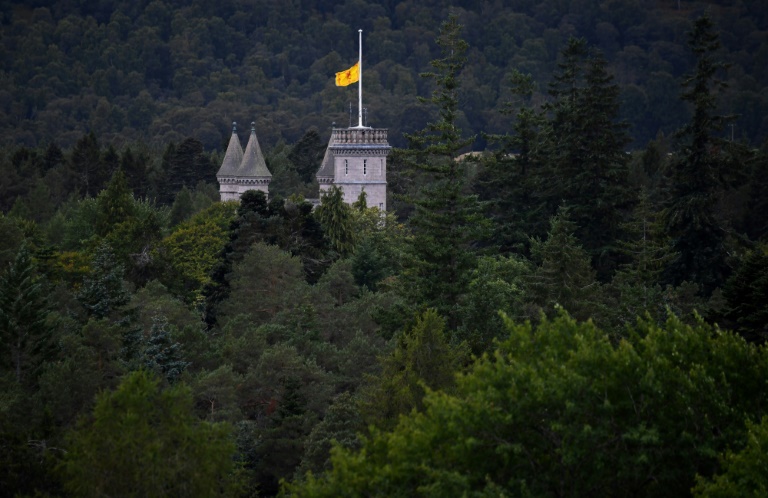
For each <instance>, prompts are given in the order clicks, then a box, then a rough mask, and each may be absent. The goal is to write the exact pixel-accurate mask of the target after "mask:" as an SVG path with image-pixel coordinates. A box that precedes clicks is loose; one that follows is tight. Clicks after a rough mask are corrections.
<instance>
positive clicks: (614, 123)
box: [547, 38, 632, 280]
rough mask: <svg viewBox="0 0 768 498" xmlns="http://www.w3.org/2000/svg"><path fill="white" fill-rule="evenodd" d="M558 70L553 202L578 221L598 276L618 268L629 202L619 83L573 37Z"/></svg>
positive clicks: (552, 144) (553, 124)
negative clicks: (619, 241)
mask: <svg viewBox="0 0 768 498" xmlns="http://www.w3.org/2000/svg"><path fill="white" fill-rule="evenodd" d="M562 57H563V61H562V62H561V63H560V64H558V66H559V68H560V72H559V73H558V74H557V75H555V80H554V82H553V83H552V84H551V85H550V91H549V93H550V95H552V96H553V97H554V99H555V100H554V102H553V103H551V104H550V105H548V106H547V107H548V109H549V110H550V111H551V113H552V116H551V120H550V123H549V125H550V133H551V135H552V138H551V140H550V141H549V144H550V147H551V150H550V153H549V157H550V161H551V167H552V173H553V178H554V179H555V182H554V189H553V190H552V191H551V192H550V194H551V196H552V199H553V201H555V202H557V203H558V204H560V203H565V204H567V205H568V207H569V209H570V216H571V218H572V219H573V221H574V222H575V223H576V224H577V225H578V227H579V229H578V231H577V236H578V238H579V240H581V241H582V243H583V244H584V247H585V249H587V251H588V252H589V253H590V255H591V257H592V261H593V264H594V265H595V267H596V268H597V269H598V276H599V277H600V278H601V279H602V280H606V279H607V278H608V277H609V276H610V274H611V273H612V272H613V270H614V269H615V268H616V262H617V256H618V251H617V250H616V247H615V246H614V241H615V240H616V239H618V238H619V237H620V230H619V227H620V223H621V219H622V214H623V213H624V212H625V211H626V210H627V209H628V208H629V207H630V206H631V201H632V196H631V195H630V192H631V191H630V189H629V186H628V176H627V173H628V167H627V162H628V161H627V154H626V153H625V151H624V148H625V146H626V145H627V144H628V143H629V141H630V140H629V136H628V134H627V125H626V123H623V122H620V121H619V120H618V115H619V100H618V99H619V87H618V85H617V84H616V83H614V82H613V77H612V76H610V75H609V74H608V72H607V71H606V64H607V63H606V61H605V59H604V58H603V57H602V55H601V54H600V53H599V52H590V51H589V49H588V48H587V44H586V42H585V41H584V40H583V39H573V38H571V39H570V40H569V42H568V46H567V47H566V48H565V49H564V50H563V52H562Z"/></svg>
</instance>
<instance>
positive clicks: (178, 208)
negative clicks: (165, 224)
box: [171, 185, 192, 227]
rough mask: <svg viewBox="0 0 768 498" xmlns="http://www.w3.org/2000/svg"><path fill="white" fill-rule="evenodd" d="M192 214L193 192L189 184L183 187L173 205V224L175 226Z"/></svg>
mask: <svg viewBox="0 0 768 498" xmlns="http://www.w3.org/2000/svg"><path fill="white" fill-rule="evenodd" d="M191 215H192V193H191V192H190V191H189V189H188V188H187V186H186V185H185V186H183V187H181V190H179V191H178V192H177V193H176V198H175V199H174V200H173V205H172V206H171V226H172V227H175V226H176V225H178V224H179V223H181V222H182V221H184V220H186V219H187V218H189V217H190V216H191Z"/></svg>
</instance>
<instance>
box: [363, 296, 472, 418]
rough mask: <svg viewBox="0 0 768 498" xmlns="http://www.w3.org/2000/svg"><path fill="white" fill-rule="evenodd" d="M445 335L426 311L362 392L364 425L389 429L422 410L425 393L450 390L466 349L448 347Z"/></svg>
mask: <svg viewBox="0 0 768 498" xmlns="http://www.w3.org/2000/svg"><path fill="white" fill-rule="evenodd" d="M445 332H446V331H445V320H444V319H443V318H441V317H440V316H439V315H438V314H437V312H436V311H435V310H427V311H425V312H424V313H423V314H422V315H420V316H418V317H417V318H416V324H415V325H414V326H413V328H412V329H411V330H408V331H406V332H404V333H403V334H402V335H401V336H400V337H399V338H398V340H397V346H396V347H395V350H394V351H393V352H392V354H391V355H390V356H387V357H384V358H382V359H381V363H382V372H381V374H380V375H378V376H376V377H369V378H368V383H367V385H366V386H364V388H363V394H362V399H361V412H362V414H363V416H364V418H365V421H366V422H367V423H368V424H374V425H376V426H377V427H382V428H384V427H386V428H391V427H393V426H394V424H395V423H396V422H397V420H398V416H399V415H401V414H407V413H409V412H410V411H411V410H413V409H416V410H420V409H422V407H423V402H422V399H423V398H424V395H425V394H426V392H427V390H437V389H440V390H450V389H451V388H452V387H453V385H454V376H455V375H456V373H457V372H458V371H459V370H460V369H461V368H462V366H463V365H464V364H465V363H466V362H467V360H468V358H469V348H468V347H467V344H466V343H461V344H457V345H452V344H450V343H449V340H448V337H446V333H445Z"/></svg>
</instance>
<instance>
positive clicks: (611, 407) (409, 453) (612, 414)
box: [286, 315, 768, 497]
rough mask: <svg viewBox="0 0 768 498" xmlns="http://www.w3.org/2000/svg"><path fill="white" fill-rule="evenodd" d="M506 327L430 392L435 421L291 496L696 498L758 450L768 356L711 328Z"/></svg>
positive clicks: (337, 463) (372, 448) (418, 420)
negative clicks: (490, 346) (487, 348)
mask: <svg viewBox="0 0 768 498" xmlns="http://www.w3.org/2000/svg"><path fill="white" fill-rule="evenodd" d="M506 329H507V332H508V333H509V337H508V339H506V340H504V341H501V342H500V343H499V345H498V349H497V351H495V352H494V353H493V354H492V355H486V356H483V357H481V358H479V359H478V360H477V361H476V363H475V364H474V365H473V366H472V368H471V369H470V370H469V372H468V373H466V374H465V375H461V376H458V377H457V384H458V385H457V388H456V390H455V391H453V392H448V393H446V392H440V391H435V392H430V393H428V394H427V396H426V399H425V402H424V405H425V410H424V411H423V412H417V413H411V414H410V415H408V416H406V417H402V418H401V419H400V422H399V424H398V425H397V427H396V428H395V429H394V430H392V431H391V432H379V431H374V432H372V433H371V435H370V436H369V437H368V438H366V439H365V440H364V441H363V445H362V449H361V450H360V451H354V450H353V451H350V450H344V449H341V448H338V449H336V450H334V451H333V453H332V455H333V456H332V459H331V461H332V464H333V469H332V470H331V471H329V472H327V473H326V474H325V476H324V477H321V478H316V477H312V476H309V477H308V478H307V480H306V481H305V482H302V483H297V484H295V485H289V486H288V487H287V489H286V491H287V492H288V493H290V495H291V496H297V497H305V496H314V497H317V496H363V495H364V496H502V495H504V496H585V497H586V496H627V495H632V496H649V497H650V496H654V497H657V496H686V495H688V494H689V493H690V490H691V488H692V486H693V485H694V482H695V478H696V475H697V474H698V475H700V476H702V478H704V479H709V478H711V476H712V475H713V474H714V473H715V472H716V470H717V468H718V466H717V463H718V462H717V454H718V453H721V452H723V451H725V450H726V449H728V448H732V447H736V448H742V447H744V446H745V444H746V442H747V438H748V434H747V431H746V430H745V428H744V422H745V419H746V420H751V421H756V420H759V418H760V417H761V416H763V413H762V412H763V409H762V407H763V405H764V404H765V401H766V392H765V390H764V389H763V388H762V384H763V383H764V380H763V379H764V378H765V377H764V375H765V372H766V371H767V369H768V361H767V360H768V357H766V351H765V349H763V348H757V347H754V346H752V345H748V344H746V343H745V342H744V341H743V340H742V339H741V338H739V337H738V336H736V335H734V334H731V333H728V332H723V331H720V330H718V329H717V328H713V327H711V326H708V325H706V324H704V323H701V322H700V323H698V324H697V325H695V326H687V325H684V324H683V323H682V322H680V321H679V320H677V319H676V318H674V317H671V318H670V319H669V320H668V321H667V323H666V324H664V325H661V326H659V325H656V324H655V323H653V322H647V321H640V322H638V323H637V324H636V325H635V326H634V327H633V328H632V330H631V332H630V334H629V335H628V336H627V338H626V339H625V340H622V341H620V342H619V343H618V344H615V343H613V341H612V339H611V336H610V334H607V333H605V332H603V331H601V330H600V329H598V328H597V327H596V326H595V325H594V324H593V323H592V322H581V323H578V322H576V321H575V320H573V319H571V318H570V317H568V316H566V315H561V316H559V317H558V318H556V319H554V320H552V321H549V320H544V321H542V323H540V324H539V325H538V326H537V327H535V328H534V327H533V326H532V325H531V324H530V323H526V324H523V325H516V324H513V323H512V322H511V321H509V320H507V321H506ZM752 448H755V447H754V446H752ZM755 449H756V448H755ZM752 454H754V453H752ZM761 458H762V457H761ZM758 465H761V466H763V467H764V464H763V463H759V464H758V463H757V462H752V464H750V465H749V466H748V467H745V468H744V471H745V472H744V474H747V473H748V474H749V475H751V476H754V477H753V478H750V481H742V482H744V483H745V484H748V487H746V488H745V491H748V490H750V489H759V487H758V488H756V487H754V484H759V483H760V482H763V481H764V478H762V476H759V474H757V475H755V474H754V473H753V472H752V471H753V470H757V467H758ZM742 475H743V474H742Z"/></svg>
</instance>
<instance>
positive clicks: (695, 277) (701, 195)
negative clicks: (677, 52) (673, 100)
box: [665, 15, 729, 296]
mask: <svg viewBox="0 0 768 498" xmlns="http://www.w3.org/2000/svg"><path fill="white" fill-rule="evenodd" d="M688 44H689V46H690V48H691V49H692V50H693V52H694V54H695V56H696V69H695V72H694V73H693V74H690V75H689V76H688V77H687V78H686V79H685V81H684V83H683V88H684V89H685V90H684V91H683V94H682V99H683V100H684V101H686V102H689V103H690V104H691V105H692V106H693V116H692V119H691V121H690V122H689V123H688V124H687V125H685V126H684V127H683V128H682V130H680V132H678V138H679V140H680V141H681V150H680V152H679V156H678V157H677V159H676V160H675V161H674V162H673V164H672V173H671V180H672V191H671V198H670V200H669V203H668V206H667V209H666V211H665V221H666V227H667V231H668V233H669V235H670V236H671V237H672V239H673V241H674V250H675V251H676V252H677V254H678V255H677V257H676V258H675V260H674V261H673V262H672V263H671V264H670V267H669V270H668V276H667V278H668V280H669V281H670V282H671V283H672V284H675V285H678V284H680V283H682V282H683V281H689V282H694V283H697V284H699V285H700V286H701V288H702V292H703V293H704V295H707V296H708V295H710V294H711V293H712V291H713V290H714V289H715V288H716V287H717V286H718V285H721V284H722V282H723V281H724V279H725V277H726V276H727V274H728V272H729V270H728V266H727V264H726V256H727V254H726V249H725V245H724V243H725V238H726V235H727V234H726V230H725V228H724V227H723V226H722V224H721V222H720V220H718V219H717V217H716V215H715V212H714V206H715V204H716V200H717V196H718V193H719V192H720V191H721V190H722V188H723V187H724V181H723V175H724V166H725V160H724V156H723V154H722V153H721V152H719V151H718V150H717V149H718V147H719V146H720V145H723V141H722V140H720V139H718V138H717V137H716V136H715V134H716V133H717V132H718V131H720V130H721V129H722V127H723V125H724V124H725V122H726V120H727V118H726V117H725V116H721V115H718V114H716V113H715V108H716V105H717V99H716V94H717V92H718V91H719V90H721V89H722V88H724V86H725V84H724V83H723V82H722V81H720V80H719V79H718V72H719V71H721V70H722V69H723V68H724V67H725V65H724V64H723V63H721V62H718V61H717V60H716V57H715V54H716V52H717V50H718V48H719V47H720V42H719V40H718V35H717V33H716V32H715V28H714V24H713V23H712V20H711V19H710V18H709V17H708V16H706V15H705V16H703V17H701V18H699V19H697V20H696V21H695V22H694V25H693V29H692V30H691V32H690V33H689V34H688Z"/></svg>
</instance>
